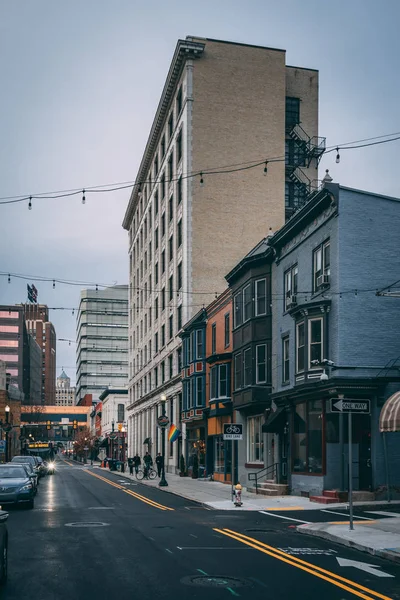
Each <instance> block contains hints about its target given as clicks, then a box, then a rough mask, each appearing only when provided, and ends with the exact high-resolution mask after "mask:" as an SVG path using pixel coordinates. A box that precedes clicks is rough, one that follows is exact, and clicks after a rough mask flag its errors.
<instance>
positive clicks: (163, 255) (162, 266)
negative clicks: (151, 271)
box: [161, 250, 165, 273]
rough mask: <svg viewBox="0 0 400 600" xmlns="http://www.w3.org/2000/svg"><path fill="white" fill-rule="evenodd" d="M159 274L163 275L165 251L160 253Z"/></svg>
mask: <svg viewBox="0 0 400 600" xmlns="http://www.w3.org/2000/svg"><path fill="white" fill-rule="evenodd" d="M161 273H165V250H163V251H162V252H161Z"/></svg>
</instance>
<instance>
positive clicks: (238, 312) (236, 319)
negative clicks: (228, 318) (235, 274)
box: [233, 292, 243, 327]
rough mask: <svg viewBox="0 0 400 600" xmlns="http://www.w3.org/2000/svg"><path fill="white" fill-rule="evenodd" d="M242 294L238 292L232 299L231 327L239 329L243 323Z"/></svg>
mask: <svg viewBox="0 0 400 600" xmlns="http://www.w3.org/2000/svg"><path fill="white" fill-rule="evenodd" d="M242 300H243V299H242V294H241V292H239V293H238V294H236V295H235V296H234V297H233V326H234V327H239V325H241V324H242V322H243V301H242Z"/></svg>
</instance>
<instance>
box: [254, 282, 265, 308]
mask: <svg viewBox="0 0 400 600" xmlns="http://www.w3.org/2000/svg"><path fill="white" fill-rule="evenodd" d="M255 288H256V289H255V298H256V302H255V304H256V317H259V316H260V315H265V314H267V281H266V279H258V280H257V281H256V284H255Z"/></svg>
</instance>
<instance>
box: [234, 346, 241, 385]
mask: <svg viewBox="0 0 400 600" xmlns="http://www.w3.org/2000/svg"><path fill="white" fill-rule="evenodd" d="M234 365H235V390H240V388H241V387H242V353H241V352H239V354H236V355H235V358H234Z"/></svg>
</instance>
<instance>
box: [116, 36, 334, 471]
mask: <svg viewBox="0 0 400 600" xmlns="http://www.w3.org/2000/svg"><path fill="white" fill-rule="evenodd" d="M323 150H324V140H323V139H321V138H318V72H317V71H315V70H313V69H307V68H302V67H293V66H287V65H286V62H285V51H284V50H278V49H273V48H265V47H259V46H251V45H246V44H236V43H231V42H224V41H218V40H211V39H205V38H197V37H187V38H186V39H185V40H179V41H178V43H177V46H176V50H175V53H174V56H173V59H172V63H171V66H170V69H169V72H168V75H167V79H166V81H165V85H164V88H163V92H162V95H161V99H160V102H159V105H158V108H157V111H156V115H155V117H154V121H153V125H152V127H151V130H150V134H149V138H148V141H147V145H146V148H145V151H144V154H143V158H142V161H141V164H140V167H139V171H138V174H137V178H136V181H137V185H136V186H134V188H133V191H132V194H131V197H130V200H129V204H128V207H127V211H126V214H125V218H124V221H123V227H124V228H125V229H126V230H127V231H128V232H129V262H130V295H129V309H130V310H129V313H130V314H129V347H130V356H129V363H130V364H129V366H130V380H129V396H130V405H129V408H128V415H129V420H128V434H129V444H130V451H131V450H135V449H136V448H137V449H143V446H142V444H143V441H144V439H146V438H148V437H149V434H150V432H152V431H154V430H155V420H156V417H157V415H159V414H160V412H161V406H160V399H161V398H162V400H164V397H163V396H164V395H165V396H166V397H167V403H166V405H165V406H164V409H165V410H166V411H167V414H168V415H169V418H170V420H173V421H174V422H175V424H178V423H179V420H180V402H179V398H180V392H181V378H180V370H181V349H180V348H181V345H180V339H179V337H178V335H177V334H178V332H179V331H180V329H181V327H182V324H184V323H185V322H187V321H189V319H191V317H192V316H193V315H194V314H195V313H196V312H198V311H199V309H200V308H201V307H202V306H207V304H209V302H210V301H211V300H213V299H214V298H215V295H216V294H218V293H221V292H222V291H223V290H224V289H225V288H226V281H225V275H226V274H227V273H229V272H230V270H231V269H232V268H233V267H234V265H235V264H237V263H238V262H239V261H240V259H241V258H242V257H243V256H245V255H246V254H247V253H248V252H249V251H250V249H251V248H253V247H254V246H255V245H256V244H257V243H258V241H259V240H260V239H262V238H264V237H265V236H266V235H268V233H270V232H271V231H272V232H273V231H276V230H277V229H279V228H280V227H281V226H282V225H283V224H284V222H285V219H287V218H290V216H291V215H292V214H293V212H294V211H295V209H297V208H298V207H299V206H300V205H301V204H302V203H303V201H304V199H305V198H306V196H307V194H308V193H309V192H310V191H311V190H312V189H313V188H315V187H316V186H317V179H318V175H317V173H318V170H317V167H318V162H319V158H320V156H321V154H322V152H323ZM196 408H198V409H201V408H202V406H196ZM195 413H198V411H194V414H195ZM194 418H196V417H194ZM176 448H177V446H176V447H175V446H174V447H172V448H171V452H168V455H167V456H166V461H167V464H168V467H169V468H170V469H175V468H176V467H177V465H178V461H179V456H178V452H177V449H176Z"/></svg>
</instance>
